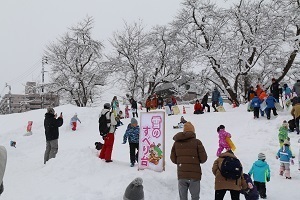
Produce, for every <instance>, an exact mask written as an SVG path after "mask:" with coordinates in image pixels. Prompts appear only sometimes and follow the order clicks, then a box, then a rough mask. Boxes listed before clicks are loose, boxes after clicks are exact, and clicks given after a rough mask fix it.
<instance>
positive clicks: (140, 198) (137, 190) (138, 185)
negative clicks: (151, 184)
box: [123, 177, 144, 200]
mask: <svg viewBox="0 0 300 200" xmlns="http://www.w3.org/2000/svg"><path fill="white" fill-rule="evenodd" d="M142 184H143V179H142V178H140V177H137V178H135V179H134V180H133V181H132V182H131V183H130V184H129V185H128V186H127V188H126V190H125V193H124V196H123V200H144V189H143V185H142Z"/></svg>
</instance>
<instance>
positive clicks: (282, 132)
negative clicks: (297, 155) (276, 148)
mask: <svg viewBox="0 0 300 200" xmlns="http://www.w3.org/2000/svg"><path fill="white" fill-rule="evenodd" d="M288 130H289V123H287V121H286V120H284V121H283V123H282V126H281V127H280V128H279V133H278V139H279V144H280V147H282V146H283V142H284V141H285V140H289V139H288V138H289V137H288Z"/></svg>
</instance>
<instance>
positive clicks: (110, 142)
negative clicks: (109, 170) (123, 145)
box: [99, 133, 115, 161]
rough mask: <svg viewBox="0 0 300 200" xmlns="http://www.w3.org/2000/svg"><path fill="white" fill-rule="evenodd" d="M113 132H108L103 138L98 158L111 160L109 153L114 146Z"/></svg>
mask: <svg viewBox="0 0 300 200" xmlns="http://www.w3.org/2000/svg"><path fill="white" fill-rule="evenodd" d="M114 141H115V134H114V133H108V134H107V136H106V137H105V138H104V144H103V146H102V149H101V152H100V155H99V158H101V159H105V160H106V161H107V160H111V154H112V150H113V146H114Z"/></svg>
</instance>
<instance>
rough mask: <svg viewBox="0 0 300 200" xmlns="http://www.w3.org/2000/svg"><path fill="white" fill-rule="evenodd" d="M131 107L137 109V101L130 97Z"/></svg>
mask: <svg viewBox="0 0 300 200" xmlns="http://www.w3.org/2000/svg"><path fill="white" fill-rule="evenodd" d="M131 108H135V109H137V103H136V101H135V100H134V99H131Z"/></svg>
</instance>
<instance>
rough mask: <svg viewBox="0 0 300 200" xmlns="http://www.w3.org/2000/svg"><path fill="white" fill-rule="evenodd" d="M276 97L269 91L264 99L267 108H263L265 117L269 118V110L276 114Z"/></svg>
mask: <svg viewBox="0 0 300 200" xmlns="http://www.w3.org/2000/svg"><path fill="white" fill-rule="evenodd" d="M276 101H277V100H276V99H275V98H274V97H273V94H272V93H270V94H269V96H268V97H267V99H266V104H267V108H266V109H265V111H266V115H267V119H270V118H271V110H272V111H273V115H274V116H276V115H278V114H277V112H276V108H275V103H276Z"/></svg>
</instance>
